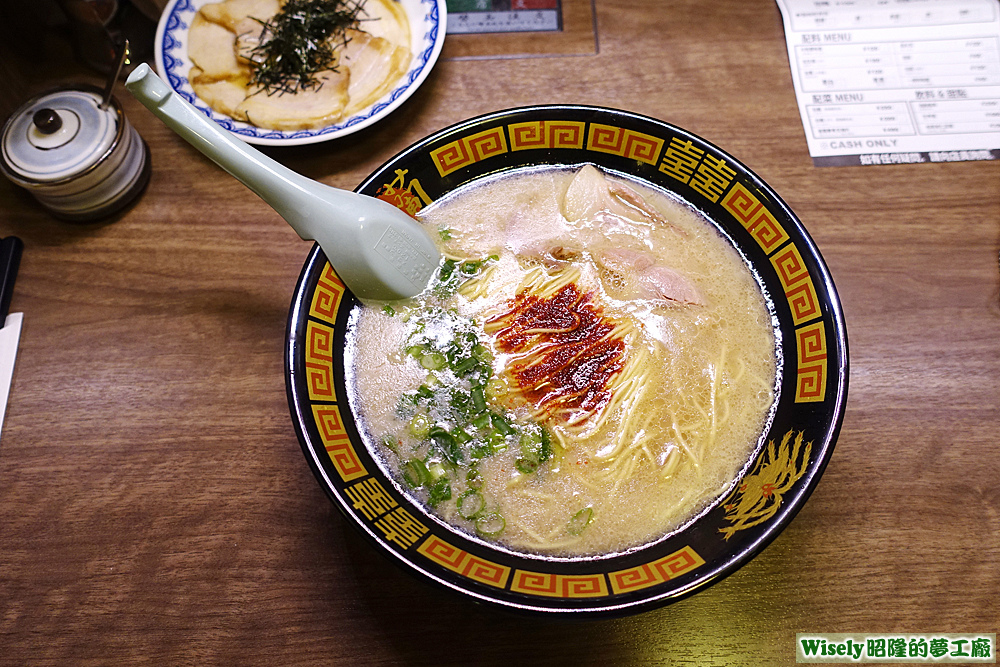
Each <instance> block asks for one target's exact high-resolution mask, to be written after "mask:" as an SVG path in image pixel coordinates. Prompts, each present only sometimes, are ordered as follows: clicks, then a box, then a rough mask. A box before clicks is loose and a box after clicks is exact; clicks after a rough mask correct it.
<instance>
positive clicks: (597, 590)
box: [510, 570, 608, 599]
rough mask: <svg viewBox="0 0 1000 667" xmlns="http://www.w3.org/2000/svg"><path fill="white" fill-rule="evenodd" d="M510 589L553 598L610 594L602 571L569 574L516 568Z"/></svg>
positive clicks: (590, 596)
mask: <svg viewBox="0 0 1000 667" xmlns="http://www.w3.org/2000/svg"><path fill="white" fill-rule="evenodd" d="M510 590H511V591H512V592H514V593H525V594H527V595H540V596H543V597H553V598H573V599H576V598H597V597H604V596H605V595H608V582H607V580H606V579H605V578H604V575H603V574H600V573H598V574H580V575H567V574H550V573H546V572H529V571H527V570H514V579H513V581H512V582H511V585H510Z"/></svg>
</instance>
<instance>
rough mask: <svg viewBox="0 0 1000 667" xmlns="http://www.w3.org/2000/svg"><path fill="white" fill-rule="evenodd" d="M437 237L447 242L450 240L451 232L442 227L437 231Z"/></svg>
mask: <svg viewBox="0 0 1000 667" xmlns="http://www.w3.org/2000/svg"><path fill="white" fill-rule="evenodd" d="M438 236H440V237H441V240H442V241H448V240H450V239H451V230H450V229H448V228H447V227H442V228H441V229H439V230H438Z"/></svg>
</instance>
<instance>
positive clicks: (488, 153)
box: [431, 126, 507, 176]
mask: <svg viewBox="0 0 1000 667" xmlns="http://www.w3.org/2000/svg"><path fill="white" fill-rule="evenodd" d="M506 152H507V138H506V137H505V136H504V132H503V127H502V126H501V127H494V128H491V129H489V130H483V131H482V132H477V133H476V134H472V135H469V136H467V137H462V138H461V139H458V140H456V141H453V142H451V143H450V144H445V145H444V146H442V147H440V148H437V149H435V150H433V151H431V160H432V161H433V162H434V166H435V167H437V170H438V173H439V174H441V175H442V176H447V175H448V174H450V173H452V172H453V171H457V170H458V169H461V168H462V167H467V166H468V165H470V164H473V163H475V162H479V161H480V160H485V159H486V158H489V157H493V156H494V155H502V154H503V153H506Z"/></svg>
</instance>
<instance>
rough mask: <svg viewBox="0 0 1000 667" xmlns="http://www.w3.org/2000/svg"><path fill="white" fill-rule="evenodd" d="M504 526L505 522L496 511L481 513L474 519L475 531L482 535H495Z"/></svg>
mask: <svg viewBox="0 0 1000 667" xmlns="http://www.w3.org/2000/svg"><path fill="white" fill-rule="evenodd" d="M506 527H507V522H506V521H504V518H503V516H502V515H500V514H499V513H498V512H490V513H488V514H482V515H480V516H479V518H477V519H476V532H477V533H479V534H480V535H482V536H483V537H496V536H497V535H499V534H500V533H502V532H503V529H504V528H506Z"/></svg>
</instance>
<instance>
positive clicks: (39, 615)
mask: <svg viewBox="0 0 1000 667" xmlns="http://www.w3.org/2000/svg"><path fill="white" fill-rule="evenodd" d="M594 20H595V22H596V23H595V25H596V37H597V41H596V45H595V44H593V43H591V44H590V46H587V45H586V43H585V44H584V47H583V49H582V50H583V51H586V50H587V49H588V48H589V49H590V50H591V53H590V54H589V55H587V54H585V53H584V54H576V55H556V56H551V57H531V58H529V57H512V58H489V59H469V58H467V57H466V56H467V55H468V54H459V55H457V56H453V57H450V58H446V59H444V60H442V61H441V62H439V63H438V65H437V66H436V68H435V70H434V72H433V73H432V75H431V76H430V78H429V79H428V81H427V82H426V84H425V85H424V86H423V87H422V88H421V89H420V90H419V91H418V92H417V93H416V95H415V96H414V97H413V98H411V99H410V100H409V101H408V102H407V103H406V104H405V105H404V106H403V107H402V108H401V109H400V110H398V111H397V112H396V113H394V114H392V115H391V116H390V117H389V118H388V119H387V120H386V121H385V122H383V123H380V124H378V125H377V126H375V127H373V128H370V129H369V130H367V131H363V132H361V133H359V134H356V135H353V136H352V137H349V138H345V139H342V140H338V141H333V142H329V143H325V144H319V145H314V146H309V147H303V148H298V149H288V150H272V151H271V154H272V155H274V156H275V157H276V158H277V159H279V160H281V161H282V162H284V163H286V164H288V165H289V166H290V167H292V168H293V169H296V170H298V171H301V172H303V173H305V174H307V175H308V176H310V177H313V178H316V179H319V180H321V181H323V182H325V183H328V184H331V185H335V186H340V187H344V188H353V187H354V186H356V185H357V184H358V183H359V182H360V181H361V180H362V179H363V178H364V177H365V176H366V175H367V174H368V173H370V172H371V171H372V170H373V169H374V168H375V167H377V166H378V165H379V164H381V163H382V162H383V161H384V160H386V159H387V158H389V157H390V156H392V155H393V154H394V153H395V152H396V151H398V150H400V149H401V148H403V147H405V146H406V145H408V144H410V143H411V142H413V141H415V140H417V139H419V138H421V137H423V136H425V135H427V134H429V133H431V132H434V131H436V130H438V129H441V128H443V127H445V126H447V125H449V124H452V123H454V122H457V121H460V120H463V119H465V118H468V117H471V116H473V115H476V114H479V113H485V112H489V111H493V110H496V109H499V108H504V107H509V106H517V105H525V104H534V103H584V104H597V105H609V106H614V107H619V108H624V109H628V110H631V111H634V112H638V113H641V114H646V115H649V116H652V117H654V118H659V119H663V120H666V121H668V122H671V123H673V124H676V125H679V126H681V127H684V128H686V129H688V130H691V131H693V132H694V133H696V134H698V135H700V136H702V137H704V138H706V139H708V140H709V141H711V142H713V143H716V144H718V145H720V146H722V147H724V148H725V149H727V150H728V151H729V152H731V153H732V154H734V155H735V156H736V157H737V158H739V159H740V160H741V161H743V162H744V163H746V164H747V165H748V166H749V167H750V168H751V169H753V170H754V171H756V172H757V173H758V174H759V175H760V176H761V177H762V178H763V179H764V180H766V181H767V182H768V183H769V184H770V185H772V186H773V187H774V189H775V190H777V192H778V193H780V194H781V195H782V197H783V198H784V199H785V200H786V201H787V203H788V204H789V205H790V206H791V207H792V208H793V209H794V210H795V211H796V212H797V213H798V215H799V217H800V218H801V219H802V220H803V222H804V223H805V225H806V227H807V228H808V229H809V231H810V233H811V234H812V236H813V238H814V239H815V241H816V242H817V244H818V246H819V248H820V249H821V251H822V253H823V254H824V256H825V258H826V260H827V262H828V264H829V266H830V268H831V270H832V273H833V276H834V279H835V280H836V283H837V286H838V288H839V291H840V294H841V297H842V299H843V305H844V310H845V312H846V319H847V325H848V330H849V335H850V351H851V371H852V372H851V385H850V399H849V403H848V409H847V413H846V418H845V420H844V425H843V431H842V433H841V435H840V440H839V442H838V444H837V447H836V451H835V453H834V456H833V459H832V461H831V462H830V464H829V467H828V468H827V470H826V474H825V475H824V477H823V479H822V481H821V482H820V484H819V486H818V488H817V489H816V491H815V493H814V494H813V496H812V498H811V499H810V501H809V502H808V504H807V505H806V507H805V508H804V509H803V510H802V512H801V513H800V514H799V516H798V517H797V518H796V519H795V520H794V522H792V524H791V525H790V526H789V527H788V528H787V529H786V530H785V531H784V533H783V534H782V535H781V536H780V537H779V538H778V539H777V540H776V541H775V542H774V543H772V544H771V545H770V546H769V547H768V548H767V549H766V550H765V551H764V552H763V553H762V554H761V555H760V556H759V557H757V558H756V559H755V560H753V561H752V562H751V563H750V564H748V565H747V566H745V567H744V568H742V569H741V570H739V571H738V572H737V573H735V574H734V575H732V576H730V577H729V578H727V579H725V580H724V581H721V582H719V583H718V584H716V585H715V586H713V587H711V588H709V589H707V590H705V591H703V592H701V593H699V594H697V595H695V596H693V597H691V598H688V599H686V600H684V601H682V602H680V603H677V604H675V605H672V606H669V607H666V608H663V609H660V610H657V611H652V612H649V613H646V614H642V615H639V616H635V617H629V618H623V619H617V620H600V621H592V622H580V623H563V622H559V623H556V622H549V621H544V620H539V619H535V618H530V619H524V618H519V617H513V616H509V615H507V614H504V613H500V612H495V611H492V610H489V609H484V608H481V607H478V606H475V605H473V604H471V603H469V602H467V601H466V600H464V599H460V598H457V597H455V596H453V595H451V594H447V593H445V592H442V591H439V590H437V589H433V588H431V587H429V586H427V585H425V584H423V583H421V582H419V581H416V580H414V579H412V578H411V577H410V576H409V575H407V574H405V573H404V572H402V571H401V570H399V569H398V568H397V567H396V566H394V565H393V564H391V563H389V562H388V561H386V560H385V559H383V558H382V557H380V556H379V555H377V554H376V553H375V552H374V551H373V550H372V549H371V548H370V547H369V546H368V544H367V543H366V542H365V541H364V540H363V539H362V538H361V537H360V536H359V535H358V534H356V532H355V531H354V529H353V528H351V527H350V526H349V525H348V524H347V523H346V521H345V520H344V519H343V518H342V517H341V516H340V515H339V514H338V512H337V510H336V509H335V508H334V507H333V505H332V504H331V503H330V502H329V501H328V500H327V499H326V497H325V496H324V494H323V492H322V491H321V489H320V487H319V485H318V484H317V483H316V481H315V479H314V478H313V476H312V474H311V472H310V471H309V468H308V467H307V465H306V462H305V460H304V459H303V456H302V452H301V451H300V447H299V443H298V441H297V439H296V436H295V432H294V430H293V427H292V423H291V420H290V417H289V411H288V406H287V403H286V398H285V384H284V375H283V365H282V364H283V361H282V353H283V343H284V335H285V326H286V322H287V316H288V307H289V302H290V297H291V294H292V290H293V288H294V286H295V282H296V278H297V276H298V274H299V271H300V269H301V267H302V264H303V261H304V259H305V257H306V255H307V253H308V251H309V246H308V245H307V244H305V243H304V242H302V241H300V240H298V238H297V237H296V236H295V235H294V233H293V232H292V231H291V230H290V229H289V228H288V227H287V226H286V225H285V223H284V222H283V221H282V220H281V219H280V218H279V217H278V216H277V215H276V214H275V213H274V212H273V211H271V210H270V209H269V208H268V207H267V206H266V205H264V204H263V203H262V202H261V201H260V200H258V199H257V198H256V197H255V196H253V195H252V194H250V193H249V192H248V191H247V190H246V189H245V188H244V187H243V186H242V185H240V184H239V183H237V182H236V181H235V180H233V179H232V178H230V177H228V176H227V175H225V174H224V173H223V172H221V171H220V170H219V169H218V168H216V167H215V166H214V165H213V164H211V163H210V162H209V161H208V160H206V159H204V158H203V157H201V155H200V154H198V153H196V152H195V151H194V150H193V149H192V148H190V147H189V146H188V145H186V144H185V143H183V142H182V141H181V140H180V139H179V138H178V137H176V136H175V135H174V134H173V133H172V132H170V131H169V130H168V129H166V127H165V126H163V125H162V124H161V123H160V122H159V121H157V120H156V119H154V118H153V117H152V116H151V115H150V114H149V113H148V112H147V111H146V110H145V109H144V108H142V107H141V106H140V105H139V104H138V103H136V102H135V101H134V100H133V99H132V98H131V96H130V95H128V94H127V93H126V92H125V91H124V90H122V89H119V90H118V97H119V99H120V100H121V101H122V103H123V104H124V106H125V109H126V113H127V115H128V117H129V118H130V119H131V121H132V123H133V124H134V125H135V126H136V128H137V129H138V131H139V133H140V134H141V135H142V136H143V138H144V139H145V140H146V142H148V144H149V146H150V148H151V150H152V156H153V174H152V180H151V182H150V184H149V187H148V190H147V191H146V193H145V194H144V196H143V197H142V198H141V200H139V202H138V203H137V205H136V206H134V207H133V208H132V209H131V210H129V211H128V212H127V213H125V214H123V215H121V216H119V217H117V218H115V219H113V220H111V221H108V222H107V223H104V224H95V225H74V224H67V223H62V222H58V221H56V220H54V219H53V218H51V217H50V216H48V215H47V214H46V213H45V212H44V211H43V210H42V209H41V208H40V207H39V206H38V205H36V203H35V202H34V201H33V200H32V199H31V198H30V197H29V196H27V195H26V194H24V193H23V192H21V191H18V190H16V189H15V188H14V187H13V186H11V185H10V184H9V183H7V182H6V181H4V182H2V183H0V236H3V235H7V234H17V235H18V236H20V237H21V238H22V239H23V240H24V242H25V246H26V249H25V252H24V258H23V261H22V267H21V273H20V276H19V279H18V283H17V289H16V292H15V294H14V299H13V310H14V311H22V312H24V329H23V332H22V337H21V344H20V351H19V354H18V358H17V368H16V373H15V377H14V381H13V387H12V391H11V396H10V401H9V406H8V413H7V419H6V422H5V424H4V429H3V434H2V440H0V647H2V648H0V663H3V664H60V665H87V664H135V663H155V664H163V665H168V664H169V665H177V664H199V665H200V664H222V665H229V664H234V665H235V664H308V663H317V664H429V665H438V664H445V663H454V664H477V665H478V664H511V663H532V664H595V665H628V664H674V663H676V664H720V665H721V664H729V665H735V664H741V665H742V664H746V665H750V664H760V665H779V664H790V663H794V644H793V642H794V639H795V633H796V632H803V631H812V632H862V633H874V632H969V633H973V632H978V633H987V632H997V629H998V623H997V620H998V618H1000V602H998V600H1000V457H998V456H997V446H998V444H1000V308H998V300H1000V280H998V278H1000V272H998V262H997V256H998V243H1000V241H998V237H1000V224H998V223H1000V163H997V162H960V163H949V164H918V165H903V166H886V167H839V168H823V169H819V168H815V167H813V165H812V162H811V159H810V157H809V155H808V152H807V149H806V143H805V139H804V133H803V127H802V123H801V121H800V119H799V115H798V110H797V107H796V103H795V97H794V93H793V90H792V84H791V79H790V74H789V63H788V58H787V55H786V49H785V44H784V36H783V32H782V25H781V17H780V14H779V11H778V8H777V6H776V5H775V4H774V3H773V2H771V1H767V0H752V1H750V0H720V1H717V2H711V3H705V2H696V1H694V0H677V1H675V2H670V3H665V2H660V3H656V2H651V1H648V0H647V1H645V2H635V3H628V4H627V5H625V4H621V3H612V2H607V1H605V0H597V3H596V7H595V14H594ZM58 40H59V38H58V35H56V36H52V35H49V36H48V37H46V38H45V39H44V40H43V42H42V44H43V45H46V48H44V49H36V50H35V51H34V52H33V53H34V56H33V58H28V57H27V56H25V54H24V52H23V51H19V50H18V49H16V48H13V47H9V46H8V47H7V48H6V51H5V52H4V56H3V62H2V68H0V71H3V72H5V73H6V74H7V75H12V74H16V75H17V77H16V80H15V83H16V84H17V85H14V84H12V86H11V88H10V89H9V90H8V93H7V97H8V98H9V99H6V103H7V108H6V109H5V112H8V113H9V112H10V111H11V110H12V108H13V107H12V106H11V99H13V98H12V97H11V96H13V95H23V97H26V96H27V95H28V94H31V93H34V92H38V90H39V89H40V88H42V87H43V84H49V83H51V82H52V80H53V79H67V78H68V79H71V80H81V78H82V79H83V80H91V81H92V82H98V81H99V80H100V77H99V76H97V75H94V74H93V73H88V72H85V71H83V70H77V69H75V66H73V65H71V64H67V63H70V62H71V60H70V56H69V53H68V51H67V50H66V49H65V48H59V41H58ZM584 42H586V40H584ZM591 47H593V48H591ZM88 77H89V79H88ZM23 97H22V99H23ZM14 101H16V99H15V100H14Z"/></svg>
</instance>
